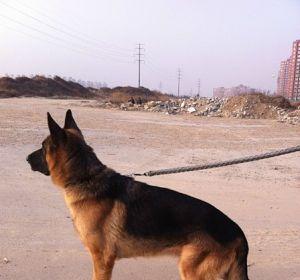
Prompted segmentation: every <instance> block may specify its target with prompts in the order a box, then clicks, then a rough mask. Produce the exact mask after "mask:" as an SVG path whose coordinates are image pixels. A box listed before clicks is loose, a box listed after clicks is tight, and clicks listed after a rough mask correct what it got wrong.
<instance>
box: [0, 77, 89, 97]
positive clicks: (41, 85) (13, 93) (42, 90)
mask: <svg viewBox="0 0 300 280" xmlns="http://www.w3.org/2000/svg"><path fill="white" fill-rule="evenodd" d="M20 96H41V97H63V98H65V97H80V98H87V97H93V96H94V94H93V93H91V92H90V91H89V90H88V89H86V88H85V87H83V86H81V85H80V84H77V83H75V82H71V81H66V80H64V79H62V78H60V77H58V76H55V77H54V78H53V79H52V78H46V77H44V76H35V77H33V78H28V77H18V78H15V79H12V78H9V77H3V78H0V97H20Z"/></svg>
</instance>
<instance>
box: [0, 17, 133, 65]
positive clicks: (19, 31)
mask: <svg viewBox="0 0 300 280" xmlns="http://www.w3.org/2000/svg"><path fill="white" fill-rule="evenodd" d="M0 17H4V18H6V19H8V20H10V21H12V22H14V23H17V24H19V25H22V26H24V27H26V28H27V29H30V30H34V31H36V32H38V33H40V34H42V35H45V36H47V37H49V38H51V39H52V40H53V39H54V40H55V41H54V42H53V41H49V40H45V39H44V38H41V37H37V36H34V35H31V34H29V33H25V32H23V31H21V30H17V29H15V28H12V27H10V26H7V25H4V24H2V23H1V25H2V26H5V27H6V28H9V29H11V30H13V31H15V32H18V33H21V34H23V35H26V36H28V37H32V38H34V39H38V40H41V41H44V42H48V43H51V44H54V45H57V46H59V47H64V48H66V49H68V50H71V51H73V52H77V53H80V54H85V55H88V56H90V57H93V58H97V59H100V60H101V61H103V59H109V60H112V58H107V57H105V56H104V57H100V56H99V55H96V54H91V52H90V51H88V50H85V49H82V48H81V49H75V48H72V47H70V43H69V42H67V41H65V40H63V39H61V38H59V37H56V36H53V35H51V34H48V33H47V32H43V31H41V30H38V29H36V28H33V27H30V26H27V25H24V24H22V23H21V22H19V21H16V20H14V19H11V18H9V17H6V16H4V15H1V14H0ZM57 41H59V43H57ZM64 43H65V44H66V45H64ZM114 61H115V62H118V63H127V62H125V61H120V60H114ZM128 63H130V62H128Z"/></svg>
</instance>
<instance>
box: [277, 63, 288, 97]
mask: <svg viewBox="0 0 300 280" xmlns="http://www.w3.org/2000/svg"><path fill="white" fill-rule="evenodd" d="M289 65H290V59H287V60H284V61H281V63H280V69H279V73H278V78H277V92H276V94H277V95H282V96H286V93H287V90H288V77H289Z"/></svg>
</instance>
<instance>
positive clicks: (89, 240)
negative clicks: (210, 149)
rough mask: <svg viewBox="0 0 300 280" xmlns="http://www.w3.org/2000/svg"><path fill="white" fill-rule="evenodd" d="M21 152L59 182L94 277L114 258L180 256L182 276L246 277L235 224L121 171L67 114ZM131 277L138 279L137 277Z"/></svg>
mask: <svg viewBox="0 0 300 280" xmlns="http://www.w3.org/2000/svg"><path fill="white" fill-rule="evenodd" d="M48 126H49V130H50V136H48V137H47V138H46V139H45V140H44V141H43V144H42V148H41V149H39V150H37V151H35V152H33V153H32V154H30V155H29V156H28V158H27V160H28V162H29V163H30V165H31V168H32V169H33V170H34V171H39V172H41V173H43V174H45V175H50V176H51V179H52V181H53V182H54V184H56V185H58V186H59V187H61V188H62V190H63V193H64V198H65V201H66V204H67V206H68V208H69V209H70V212H71V215H72V218H73V222H74V226H75V228H76V230H77V232H78V234H79V236H80V239H81V240H82V242H83V243H84V245H85V246H86V248H87V249H88V251H89V252H90V254H91V257H92V259H93V264H94V270H93V280H108V279H111V274H112V269H113V266H114V263H115V261H116V260H118V259H120V258H128V257H135V256H153V255H163V254H168V255H175V256H179V273H180V276H181V279H182V280H198V279H199V280H200V279H206V280H214V279H231V280H246V279H248V276H247V254H248V245H247V240H246V238H245V235H244V233H243V232H242V230H241V229H240V227H239V226H238V225H237V224H236V223H234V222H233V221H232V220H230V219H229V218H228V217H227V216H226V215H224V214H223V213H222V212H221V211H219V210H218V209H216V208H215V207H214V206H212V205H210V204H208V203H206V202H204V201H201V200H198V199H196V198H193V197H190V196H187V195H185V194H182V193H179V192H175V191H172V190H169V189H166V188H160V187H155V186H150V185H147V184H145V183H142V182H138V181H135V180H134V179H133V178H130V177H126V176H123V175H120V174H119V173H117V172H115V171H113V170H112V169H110V168H108V167H106V166H105V165H104V164H102V163H101V162H100V161H99V160H98V158H97V157H96V155H95V153H94V152H93V149H92V148H91V147H90V146H88V145H87V144H86V142H85V141H84V138H83V135H82V132H81V131H80V129H79V128H78V126H77V125H76V123H75V121H74V119H73V117H72V113H71V111H70V110H69V111H68V112H67V114H66V119H65V126H64V128H60V127H59V126H58V124H57V123H56V122H55V121H54V120H53V119H52V117H51V116H50V114H49V113H48ZM136 279H141V278H140V277H139V275H137V276H136Z"/></svg>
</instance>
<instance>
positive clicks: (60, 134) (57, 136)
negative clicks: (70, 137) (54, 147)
mask: <svg viewBox="0 0 300 280" xmlns="http://www.w3.org/2000/svg"><path fill="white" fill-rule="evenodd" d="M47 119H48V127H49V130H50V135H51V138H52V141H53V142H54V143H55V144H58V143H59V142H60V141H63V140H65V138H66V134H65V132H64V130H63V129H62V128H61V127H60V126H59V125H58V124H57V123H56V122H55V120H53V118H52V117H51V115H50V114H49V113H47Z"/></svg>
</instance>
